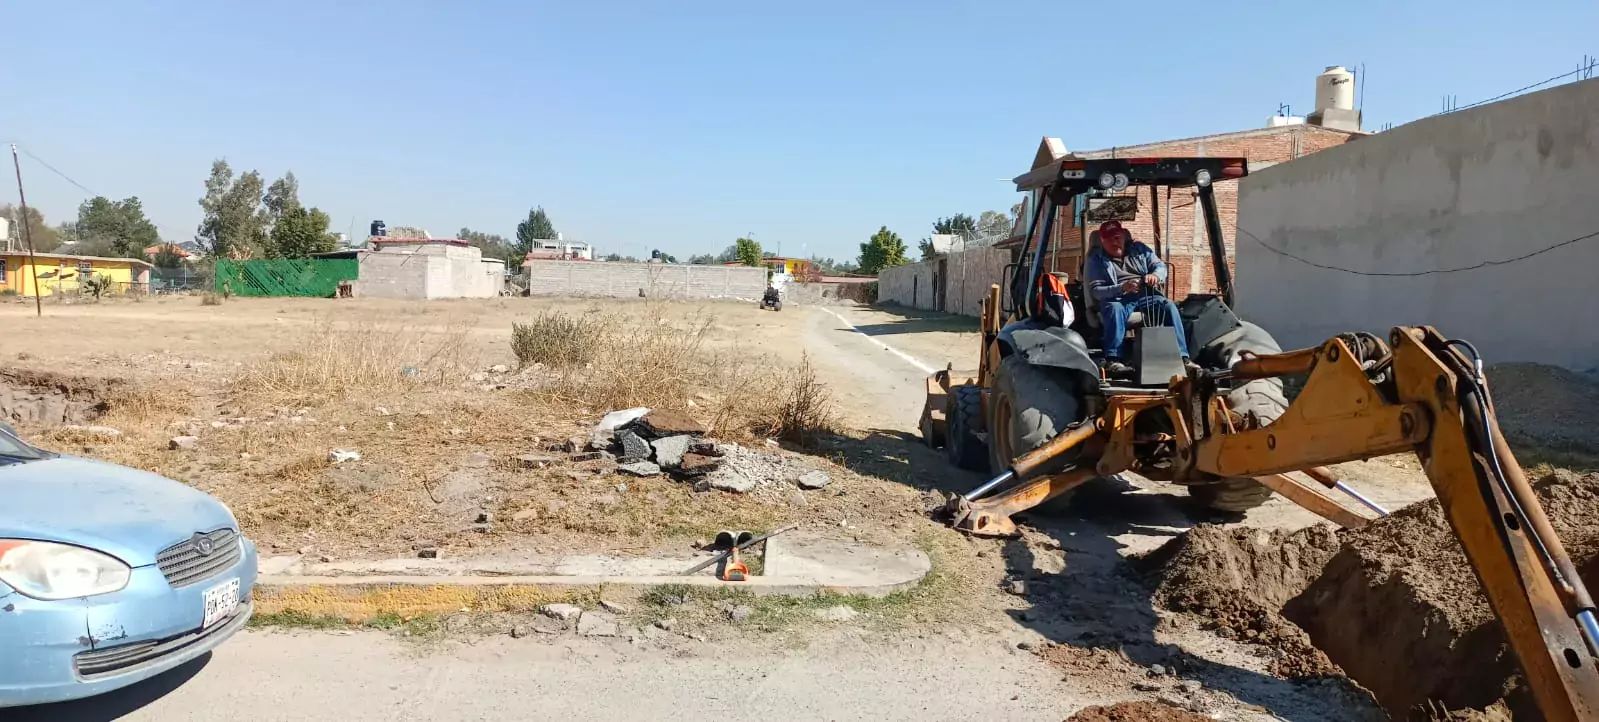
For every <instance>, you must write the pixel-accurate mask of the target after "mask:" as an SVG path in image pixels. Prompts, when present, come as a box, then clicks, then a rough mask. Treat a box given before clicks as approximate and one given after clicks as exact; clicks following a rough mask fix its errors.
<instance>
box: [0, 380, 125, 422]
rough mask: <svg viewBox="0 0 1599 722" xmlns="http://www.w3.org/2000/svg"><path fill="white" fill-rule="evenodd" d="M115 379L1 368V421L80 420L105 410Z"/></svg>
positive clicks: (97, 414) (90, 417)
mask: <svg viewBox="0 0 1599 722" xmlns="http://www.w3.org/2000/svg"><path fill="white" fill-rule="evenodd" d="M116 383H117V382H115V381H108V380H98V379H85V378H79V377H74V376H64V375H60V374H52V373H47V372H41V371H24V370H17V369H0V421H7V422H23V423H51V424H82V423H87V422H90V421H93V420H95V419H97V418H99V417H100V416H101V415H102V414H104V413H105V412H106V409H107V404H106V399H108V398H109V397H110V396H111V387H112V386H113V385H114V384H116Z"/></svg>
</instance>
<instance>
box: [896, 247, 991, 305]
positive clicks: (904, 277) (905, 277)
mask: <svg viewBox="0 0 1599 722" xmlns="http://www.w3.org/2000/svg"><path fill="white" fill-rule="evenodd" d="M1010 259H1011V251H1010V249H1005V248H992V247H987V248H973V249H969V250H965V251H956V252H954V253H950V254H948V255H946V256H944V258H943V266H942V267H943V269H944V274H945V275H946V276H947V278H946V279H944V283H943V289H942V290H943V293H944V298H943V303H942V304H940V303H939V300H938V299H937V298H936V297H935V295H934V287H935V284H934V276H935V275H936V274H937V273H938V272H939V268H940V261H939V259H933V260H931V261H920V262H917V263H910V264H906V265H904V266H895V267H893V268H885V269H883V270H882V271H881V272H880V273H878V274H877V300H878V302H879V303H882V302H891V303H894V304H897V305H900V306H905V307H908V308H917V309H921V310H924V311H930V310H934V309H938V308H940V306H942V308H943V310H944V311H946V312H948V313H957V314H961V315H963V316H977V315H980V314H981V313H982V308H983V306H982V304H983V298H984V297H986V296H987V295H988V287H989V286H990V285H993V284H996V283H999V282H1000V278H1001V277H1002V276H1003V275H1004V271H1005V266H1006V264H1008V263H1010Z"/></svg>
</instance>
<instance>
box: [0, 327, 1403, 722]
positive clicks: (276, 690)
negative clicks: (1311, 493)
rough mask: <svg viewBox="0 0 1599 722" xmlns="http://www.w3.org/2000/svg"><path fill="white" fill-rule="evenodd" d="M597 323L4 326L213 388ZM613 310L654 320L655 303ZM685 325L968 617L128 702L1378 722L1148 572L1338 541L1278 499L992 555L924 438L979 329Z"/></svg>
mask: <svg viewBox="0 0 1599 722" xmlns="http://www.w3.org/2000/svg"><path fill="white" fill-rule="evenodd" d="M590 305H592V304H589V303H588V302H585V301H565V302H562V301H553V300H532V299H494V300H490V301H476V302H468V301H447V302H432V303H428V304H407V303H393V302H379V301H370V300H357V301H337V302H329V301H322V300H301V299H288V300H278V299H273V300H255V301H239V300H235V301H233V302H230V303H228V304H225V305H224V306H221V307H203V306H200V305H199V304H198V302H197V301H196V300H194V299H162V300H153V301H147V302H144V303H137V304H131V303H130V304H103V305H99V306H69V307H52V308H47V309H46V313H47V318H46V319H44V320H43V321H40V320H37V319H34V318H32V312H33V310H32V307H31V306H23V305H21V304H0V339H3V340H0V363H4V364H7V365H9V366H14V367H20V368H27V369H36V370H55V371H63V370H68V371H72V372H76V373H84V374H89V373H93V374H96V375H113V376H119V377H125V378H130V379H140V380H145V381H158V382H161V383H165V384H169V385H172V386H182V387H186V388H204V387H206V386H207V384H217V383H221V382H223V381H224V380H225V379H226V378H227V377H230V376H234V375H237V374H238V373H241V370H242V369H244V368H247V366H248V364H250V363H252V362H253V361H254V360H255V359H259V358H260V357H261V356H262V355H263V354H265V353H268V352H269V351H270V350H272V349H274V348H276V347H280V346H282V345H283V344H284V343H286V342H288V340H291V339H293V338H296V337H297V335H303V333H304V329H307V328H311V327H314V326H315V325H316V324H318V323H322V322H325V321H326V320H328V319H329V318H335V319H342V320H358V319H362V318H383V319H386V320H389V321H393V320H395V319H403V321H404V323H406V324H408V325H410V326H412V327H415V328H423V329H431V330H436V331H439V332H444V331H448V330H452V329H453V330H455V331H456V332H459V333H461V334H463V337H464V338H465V339H467V341H466V343H465V347H466V351H467V352H468V355H469V356H470V357H471V363H473V364H478V365H486V364H494V363H514V359H512V358H511V357H510V352H509V349H508V345H507V341H508V339H509V336H510V324H511V322H512V321H513V320H519V319H525V318H526V317H528V316H529V315H531V314H532V313H534V312H536V311H537V310H540V309H547V308H555V307H563V308H569V309H572V310H578V311H580V310H582V309H584V308H585V307H588V306H590ZM606 306H607V307H608V308H613V309H621V311H622V312H623V313H634V312H637V311H639V309H641V308H642V307H643V304H641V303H616V302H608V303H607V304H606ZM675 312H676V313H679V314H693V313H702V314H709V315H712V316H714V321H712V326H711V338H712V339H713V343H714V344H715V345H717V346H719V347H722V348H729V349H748V350H750V352H751V353H763V354H768V355H771V356H773V357H775V358H777V359H780V360H782V361H785V362H789V363H794V362H798V361H799V360H800V359H801V358H802V357H804V358H809V359H810V361H811V362H812V363H813V364H814V365H815V367H816V369H817V373H818V376H819V378H820V379H821V380H822V381H823V382H825V383H826V384H827V385H828V386H829V388H830V389H831V390H832V391H833V393H834V396H835V399H836V400H837V402H838V406H839V410H840V412H841V414H842V417H843V420H844V422H845V425H846V426H847V427H849V431H848V432H847V433H846V434H843V435H841V436H840V437H839V438H835V439H831V440H829V441H828V442H827V443H826V444H825V445H824V447H823V448H822V449H820V450H818V451H816V452H814V453H816V455H817V456H819V457H825V458H826V462H827V463H829V464H833V465H835V467H833V468H837V469H838V470H839V473H840V474H841V475H854V476H851V477H849V479H850V480H849V481H848V482H847V483H845V484H842V485H841V488H842V489H847V490H848V492H849V493H848V494H847V495H842V496H839V497H837V498H835V499H833V500H831V501H828V502H827V504H829V505H830V506H823V507H815V506H812V507H807V509H806V511H804V512H803V513H805V514H812V515H820V514H822V513H823V512H825V513H826V514H833V515H838V516H842V517H843V519H842V520H841V521H840V522H835V523H839V524H841V525H843V526H845V527H848V526H849V525H850V524H851V523H853V525H854V527H853V528H854V529H856V530H858V531H857V533H865V534H870V533H884V534H890V535H893V536H895V537H897V538H903V539H916V540H917V542H918V543H919V544H922V545H924V546H931V548H933V549H934V551H935V552H936V553H935V555H934V556H935V563H937V564H938V565H939V569H938V571H937V574H939V575H941V576H942V577H943V578H944V580H945V583H946V584H948V585H951V586H950V588H951V589H953V593H951V594H948V596H950V597H958V598H959V602H958V603H954V602H950V603H949V605H950V606H949V608H951V609H957V610H959V613H958V614H957V615H955V616H953V617H951V616H949V615H943V616H940V615H937V614H928V615H926V616H927V619H929V620H930V621H928V622H927V623H926V624H922V625H913V626H911V627H909V628H906V627H898V628H895V629H892V630H887V631H881V632H867V631H862V630H855V631H852V632H847V633H843V632H841V633H837V634H832V633H829V634H818V635H816V636H814V637H812V638H811V639H810V640H809V641H808V642H807V643H805V644H803V645H801V646H799V647H798V648H793V649H784V650H781V651H779V650H774V649H771V648H768V647H767V646H763V639H762V638H752V639H745V640H742V641H726V640H727V639H728V637H726V636H723V637H720V638H718V639H719V640H721V641H716V642H713V643H706V644H707V646H705V647H702V648H696V647H690V648H688V649H687V650H685V649H683V648H671V649H655V648H652V647H649V646H648V645H645V647H642V648H629V647H627V646H626V645H625V643H623V644H620V645H619V644H613V643H610V642H595V641H592V640H578V639H575V638H560V641H548V640H545V641H540V640H537V639H534V640H510V639H505V638H492V639H478V640H475V641H473V642H471V643H469V644H464V645H461V644H452V645H447V646H444V647H430V648H427V649H418V648H415V647H414V646H409V645H400V644H397V643H395V642H394V641H392V640H391V639H389V638H387V637H382V636H374V635H371V634H355V635H347V636H330V635H325V634H314V633H296V634H280V633H261V632H250V633H247V634H245V635H243V636H242V637H240V638H239V639H237V640H235V641H233V642H230V643H229V644H228V645H227V646H225V647H223V648H222V649H221V650H220V651H219V652H218V653H216V655H215V658H214V659H213V660H211V661H210V663H209V664H208V665H204V666H203V668H200V667H198V666H197V667H196V668H194V669H191V670H188V671H186V672H183V673H181V674H178V675H174V676H173V677H172V678H169V679H168V681H167V682H162V683H157V684H151V685H141V687H140V688H139V689H138V690H135V693H136V694H135V695H134V697H132V698H131V699H134V700H135V701H134V702H127V701H124V702H122V703H121V704H123V705H124V708H123V711H128V710H129V709H135V708H142V709H139V711H138V712H137V715H139V716H137V717H135V718H139V719H143V718H148V719H186V718H189V717H185V716H184V715H190V716H192V717H195V718H198V716H199V715H201V714H209V713H202V712H201V710H207V709H211V710H214V709H219V708H220V709H226V708H230V707H231V708H234V709H257V710H261V709H267V708H268V704H267V702H268V700H273V701H275V700H284V699H289V698H290V697H292V698H293V702H292V704H290V705H289V706H276V707H271V709H274V710H276V712H275V714H268V715H267V716H264V717H252V718H262V719H307V718H318V717H325V716H327V715H328V714H330V711H332V710H337V711H338V713H339V714H340V715H341V716H344V717H346V718H349V719H375V718H379V717H384V718H400V719H464V718H474V719H521V718H528V717H535V718H544V717H555V716H557V715H559V716H563V717H564V716H572V715H574V714H575V715H576V716H580V717H583V718H595V719H610V718H616V719H621V718H624V717H626V718H630V719H631V718H639V717H641V716H642V717H645V718H653V717H665V716H668V715H673V716H675V715H678V714H681V713H683V712H693V713H705V712H711V713H716V712H722V713H731V714H732V716H734V717H737V718H740V719H767V718H772V719H776V718H779V717H781V718H783V719H791V718H798V719H868V718H883V719H901V718H904V719H909V718H918V719H925V718H929V717H933V718H949V717H956V716H966V715H970V714H972V713H979V714H982V713H987V714H989V715H992V714H994V713H995V712H999V713H1000V714H1001V715H1002V716H1004V717H1005V718H1007V719H1060V718H1062V717H1063V716H1065V715H1067V714H1069V713H1070V712H1071V711H1073V710H1075V709H1079V708H1081V707H1082V706H1085V705H1088V704H1100V703H1106V702H1115V701H1122V700H1139V699H1144V700H1149V699H1157V698H1161V697H1166V698H1168V699H1172V698H1175V700H1174V701H1175V703H1177V704H1186V705H1190V706H1192V707H1194V708H1196V709H1202V710H1206V711H1208V712H1214V713H1216V714H1218V715H1220V716H1221V717H1222V718H1227V719H1246V720H1254V719H1260V720H1269V719H1288V720H1313V719H1362V718H1367V717H1370V716H1372V714H1373V712H1372V710H1373V708H1372V706H1371V704H1370V703H1369V701H1367V700H1366V699H1365V698H1364V697H1363V693H1361V692H1360V691H1359V690H1356V689H1353V688H1352V687H1351V686H1350V685H1348V684H1347V683H1346V682H1343V681H1341V680H1323V681H1312V682H1309V683H1304V682H1289V681H1285V680H1282V679H1278V678H1276V677H1274V676H1272V675H1271V674H1270V673H1269V672H1268V671H1267V670H1268V669H1269V664H1268V662H1269V660H1268V659H1266V658H1263V657H1262V653H1261V651H1260V650H1258V649H1252V648H1249V647H1246V646H1244V645H1241V644H1238V643H1235V642H1231V641H1228V640H1225V639H1222V638H1220V637H1217V636H1216V635H1214V634H1212V633H1210V632H1207V631H1205V630H1203V629H1201V628H1200V627H1199V626H1198V624H1197V623H1196V622H1195V621H1193V620H1190V619H1187V618H1185V617H1182V616H1180V615H1171V614H1168V613H1165V612H1163V611H1160V610H1158V609H1157V608H1155V606H1154V605H1153V604H1152V602H1151V601H1150V595H1149V592H1150V590H1149V589H1148V587H1147V586H1146V585H1145V584H1144V583H1143V582H1142V581H1140V580H1139V579H1138V578H1136V575H1134V574H1133V573H1132V572H1131V571H1130V569H1129V565H1128V564H1127V562H1126V560H1125V558H1126V557H1127V556H1129V555H1132V554H1137V553H1141V552H1145V551H1148V550H1150V549H1153V548H1155V547H1156V546H1159V545H1160V544H1161V543H1163V542H1164V541H1166V540H1167V539H1170V538H1171V537H1172V536H1174V535H1176V534H1179V533H1181V532H1182V531H1183V530H1185V529H1188V528H1191V527H1192V526H1194V525H1195V524H1197V523H1200V522H1204V521H1209V522H1221V523H1230V524H1238V523H1244V524H1249V525H1253V526H1266V527H1281V528H1296V527H1300V526H1305V525H1307V524H1311V523H1315V522H1316V521H1317V519H1316V517H1314V516H1313V515H1311V514H1310V513H1308V512H1305V511H1303V510H1301V509H1299V508H1298V507H1295V506H1293V505H1291V504H1288V503H1287V502H1284V501H1281V500H1274V501H1273V502H1271V503H1269V504H1267V505H1265V506H1263V507H1261V508H1258V509H1256V510H1253V511H1251V512H1249V514H1248V515H1247V516H1246V517H1245V518H1243V519H1217V518H1214V517H1212V516H1209V515H1208V514H1207V513H1205V512H1203V511H1201V510H1198V509H1195V508H1194V507H1192V506H1191V505H1190V504H1188V503H1187V502H1186V499H1185V497H1184V495H1183V494H1182V493H1181V491H1180V490H1176V489H1173V488H1169V487H1166V486H1164V485H1158V484H1154V483H1151V482H1148V481H1145V480H1142V479H1138V478H1135V477H1129V478H1126V479H1122V480H1119V481H1105V482H1096V483H1095V484H1093V485H1090V486H1089V487H1086V488H1084V489H1083V490H1082V492H1081V493H1080V494H1079V495H1078V497H1077V498H1076V499H1075V500H1074V502H1073V506H1072V507H1071V508H1070V509H1069V510H1068V511H1066V512H1065V513H1063V514H1034V515H1030V516H1028V517H1027V518H1026V519H1024V520H1023V521H1024V522H1025V524H1024V536H1023V537H1022V538H1021V539H1018V540H1009V541H995V540H976V539H968V538H965V537H962V536H960V535H958V534H955V533H954V532H950V531H948V530H944V529H942V528H941V527H939V526H938V525H937V524H935V523H933V522H932V521H930V520H928V519H927V518H926V517H925V515H924V514H923V512H924V511H925V509H926V508H927V506H928V505H929V504H932V503H936V501H937V499H938V497H937V496H936V495H935V494H934V492H943V491H952V490H964V489H966V488H969V487H970V486H972V485H975V484H976V483H978V482H979V481H981V479H980V478H979V477H978V476H977V475H974V474H970V473H967V472H962V471H958V470H954V469H952V468H950V467H949V466H948V465H947V464H945V463H944V461H943V458H942V454H941V453H939V452H936V451H932V450H929V449H927V448H926V447H924V446H922V445H921V444H920V443H919V440H918V439H916V437H915V431H914V429H915V426H916V419H917V416H918V414H919V411H920V408H921V404H922V394H923V378H924V376H925V375H926V372H927V370H928V369H931V368H941V367H943V366H945V365H946V364H953V366H954V367H955V368H956V369H963V368H964V369H971V368H974V367H975V363H976V354H977V338H978V336H977V333H976V328H975V323H974V322H973V321H971V320H969V319H955V318H950V317H944V316H936V315H926V314H919V313H896V312H893V311H889V310H882V309H869V308H859V307H828V308H819V307H805V306H798V307H788V308H785V309H784V310H783V311H781V312H776V313H774V312H769V311H759V310H757V309H756V308H755V307H754V304H738V303H711V304H696V305H689V304H683V305H679V306H677V307H676V311H675ZM65 329H70V332H63V330H65ZM885 344H886V345H887V346H888V347H890V348H885V347H884V345H885ZM396 453H400V452H396ZM1342 471H1343V473H1344V475H1345V477H1346V478H1348V479H1349V480H1350V481H1351V483H1353V484H1354V485H1355V486H1356V487H1357V488H1359V489H1360V490H1361V491H1363V492H1365V493H1367V494H1369V495H1370V496H1372V497H1374V498H1376V499H1378V500H1379V501H1381V502H1383V503H1385V504H1388V505H1390V506H1392V507H1397V506H1400V505H1403V504H1404V503H1408V502H1411V501H1414V500H1417V499H1421V498H1426V497H1428V496H1429V495H1430V490H1429V488H1428V487H1427V485H1426V482H1425V479H1424V478H1423V477H1422V476H1421V475H1420V472H1419V469H1418V468H1417V466H1416V464H1415V462H1414V461H1413V460H1403V459H1378V460H1373V461H1369V462H1362V463H1359V464H1352V465H1345V466H1344V467H1343V468H1342ZM659 491H660V493H662V494H668V493H669V492H670V490H669V489H665V488H662V489H661V490H659ZM846 504H854V505H855V506H846ZM775 508H776V509H781V507H780V506H779V507H775ZM774 513H775V512H774ZM784 513H788V512H784ZM852 515H853V516H852ZM817 518H818V519H820V518H822V517H821V516H817ZM828 518H836V517H828ZM852 519H853V522H852ZM863 525H864V526H865V527H868V528H866V529H862V526H863ZM1013 582H1019V584H1018V583H1013ZM1002 587H1004V588H1008V590H1009V593H1007V592H1005V591H1001V589H1002ZM734 636H738V635H734ZM1018 645H1022V646H1023V647H1026V648H1028V649H1032V650H1039V651H1038V653H1037V654H1034V653H1029V652H1028V651H1024V650H1020V649H1018V648H1017V646H1018ZM746 666H747V668H748V671H747V672H746V671H744V670H745V668H746ZM1157 669H1159V670H1164V671H1165V674H1164V675H1162V674H1160V673H1157ZM190 677H192V679H189V678H190ZM174 680H175V681H174ZM173 688H175V691H174V690H173ZM139 690H143V691H139ZM290 690H292V691H293V694H292V695H291V694H289V691H290ZM557 690H559V692H558V693H557V692H556V691H557ZM574 691H577V692H580V693H579V694H573V692H574ZM140 695H142V696H140ZM621 699H627V700H630V702H628V703H627V704H618V702H617V701H618V700H621ZM641 704H642V705H649V707H648V709H647V710H642V709H641V708H640V707H638V706H637V705H641ZM530 709H538V710H541V711H540V712H538V713H536V714H530V713H529V710H530ZM641 711H642V715H641V714H640V712H641Z"/></svg>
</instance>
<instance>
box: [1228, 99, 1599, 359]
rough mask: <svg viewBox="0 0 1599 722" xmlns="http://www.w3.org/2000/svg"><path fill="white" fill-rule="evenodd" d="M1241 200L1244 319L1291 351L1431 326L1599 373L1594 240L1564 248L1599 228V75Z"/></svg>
mask: <svg viewBox="0 0 1599 722" xmlns="http://www.w3.org/2000/svg"><path fill="white" fill-rule="evenodd" d="M1240 193H1241V195H1240V199H1239V218H1238V235H1239V241H1238V249H1239V250H1238V279H1237V301H1238V306H1239V311H1240V313H1241V314H1243V315H1244V316H1245V317H1248V318H1250V319H1253V320H1255V321H1257V322H1259V323H1261V324H1262V325H1264V326H1265V327H1266V328H1267V329H1269V330H1271V331H1272V332H1273V333H1274V334H1275V335H1276V337H1277V339H1278V340H1279V341H1280V342H1282V343H1283V345H1284V347H1302V346H1307V345H1313V344H1316V343H1320V342H1321V341H1323V340H1325V339H1326V338H1328V337H1330V336H1332V335H1334V334H1337V333H1339V332H1343V331H1362V330H1363V331H1371V332H1374V333H1380V334H1382V335H1383V336H1384V337H1386V332H1387V330H1388V329H1389V328H1390V327H1392V326H1396V325H1422V324H1425V325H1431V326H1436V327H1437V328H1438V329H1439V331H1440V332H1442V333H1443V334H1445V335H1446V336H1450V337H1453V338H1461V339H1465V340H1468V341H1471V342H1472V343H1474V344H1476V345H1477V347H1478V348H1479V349H1480V350H1481V351H1482V353H1483V355H1484V356H1485V357H1486V360H1487V361H1488V362H1489V363H1497V362H1502V361H1535V362H1541V363H1550V364H1556V365H1560V366H1565V367H1567V368H1571V369H1576V370H1587V369H1591V368H1594V367H1596V366H1599V333H1596V332H1595V329H1599V294H1595V293H1594V292H1593V290H1592V289H1591V285H1592V282H1593V281H1592V279H1593V276H1594V271H1595V269H1596V268H1599V238H1589V239H1588V240H1586V241H1576V242H1572V243H1569V244H1567V245H1564V246H1561V247H1558V248H1554V247H1555V246H1557V245H1559V244H1562V243H1565V242H1568V241H1572V240H1573V239H1577V238H1581V237H1584V236H1588V235H1589V234H1592V233H1595V232H1596V231H1599V80H1588V81H1583V82H1578V83H1571V84H1568V85H1564V86H1560V87H1557V88H1554V89H1551V90H1545V91H1541V92H1537V93H1532V94H1529V95H1525V96H1521V97H1518V98H1514V99H1511V100H1506V101H1502V102H1498V103H1493V104H1490V105H1484V106H1481V107H1478V108H1472V109H1470V110H1463V111H1459V112H1456V113H1451V114H1448V115H1443V116H1439V117H1435V118H1429V119H1426V120H1421V121H1417V122H1415V123H1411V124H1408V125H1404V126H1400V127H1398V128H1395V129H1393V130H1390V131H1387V132H1383V133H1379V134H1376V135H1373V136H1371V137H1368V138H1364V139H1361V140H1360V141H1358V142H1355V143H1350V144H1348V145H1344V146H1341V147H1337V148H1332V149H1329V150H1325V151H1322V152H1320V153H1316V154H1314V155H1311V156H1308V157H1305V158H1300V159H1299V160H1296V161H1294V162H1293V163H1290V164H1283V165H1280V166H1275V167H1272V168H1268V169H1265V170H1262V171H1260V172H1259V173H1254V174H1251V175H1250V176H1249V177H1248V178H1245V179H1244V180H1243V182H1242V187H1241V189H1240ZM1268 246H1269V247H1268ZM1274 249H1275V250H1274ZM1546 249H1552V250H1546ZM1535 253H1536V254H1537V255H1534V256H1531V257H1529V258H1525V259H1522V260H1513V259H1517V258H1518V257H1521V256H1527V255H1528V254H1535ZM1287 254H1293V255H1294V256H1298V257H1299V258H1301V259H1304V260H1296V259H1295V258H1292V257H1289V255H1287ZM1312 264H1319V265H1323V266H1336V267H1340V268H1343V269H1346V270H1330V269H1327V268H1318V267H1316V265H1312ZM1452 269H1467V270H1459V271H1458V272H1446V271H1450V270H1452ZM1371 273H1386V274H1394V273H1398V274H1425V275H1402V276H1397V277H1395V276H1374V275H1369V274H1371Z"/></svg>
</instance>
